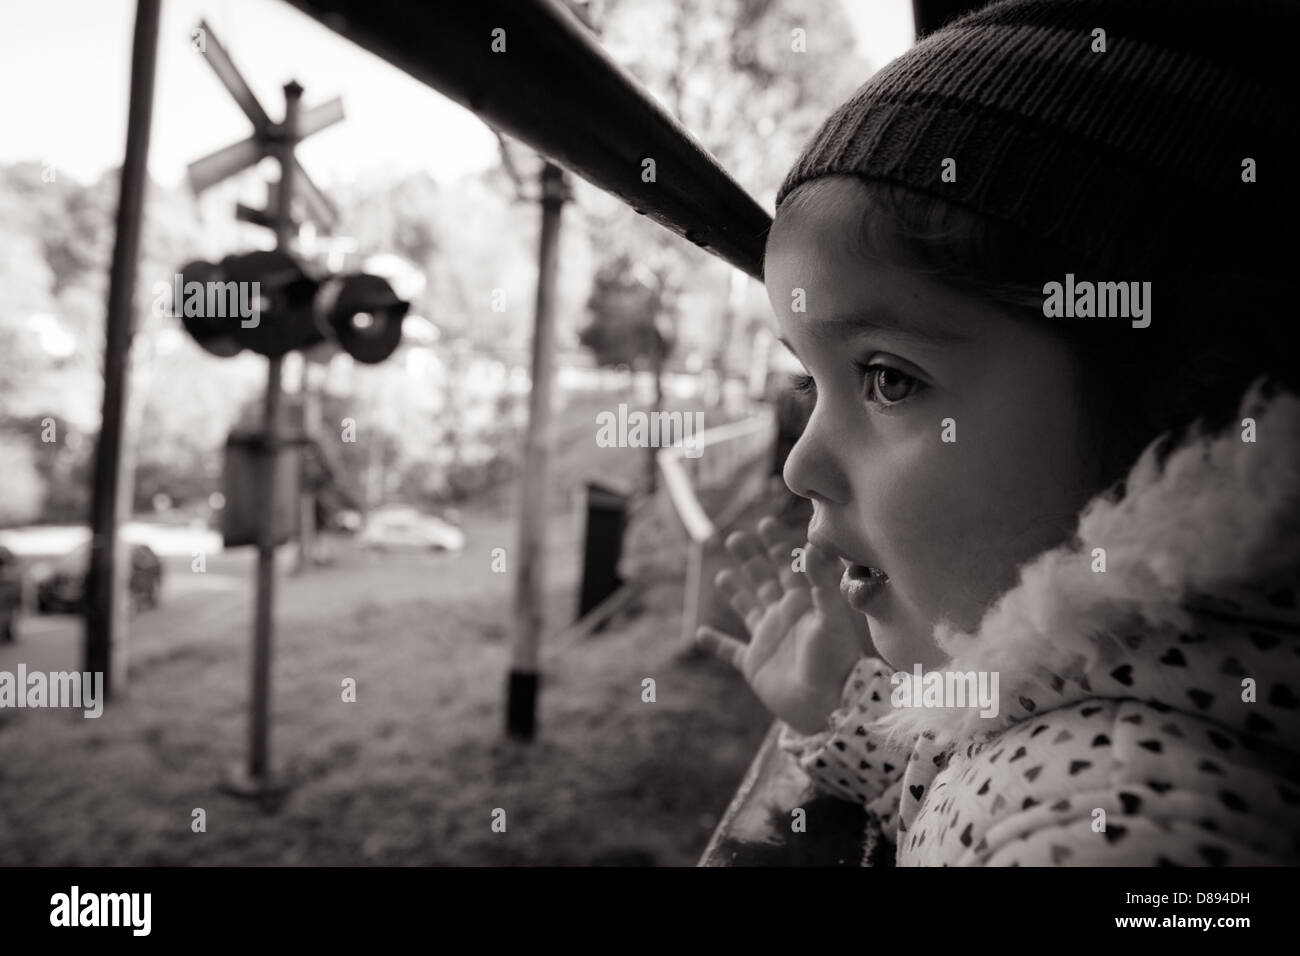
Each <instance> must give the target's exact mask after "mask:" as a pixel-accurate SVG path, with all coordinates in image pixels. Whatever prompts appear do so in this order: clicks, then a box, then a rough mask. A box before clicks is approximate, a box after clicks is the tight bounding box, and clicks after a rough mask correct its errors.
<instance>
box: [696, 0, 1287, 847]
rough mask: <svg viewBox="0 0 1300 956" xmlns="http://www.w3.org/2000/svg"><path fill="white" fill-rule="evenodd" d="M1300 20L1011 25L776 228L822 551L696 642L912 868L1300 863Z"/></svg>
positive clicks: (1071, 13)
mask: <svg viewBox="0 0 1300 956" xmlns="http://www.w3.org/2000/svg"><path fill="white" fill-rule="evenodd" d="M1294 9H1295V8H1294V7H1293V6H1291V5H1287V4H1276V3H1268V2H1252V3H1246V4H1242V3H1236V4H1227V3H1211V2H1206V0H1178V2H1172V0H1170V2H1137V0H1123V2H1111V0H1057V2H1046V0H1009V2H1004V3H998V4H995V5H993V6H991V7H988V8H986V9H984V10H982V11H979V12H977V13H975V14H972V15H970V16H967V17H965V18H963V19H961V20H959V21H957V22H956V23H954V24H952V25H950V26H949V27H947V28H945V29H944V30H942V31H939V32H938V33H935V34H933V35H932V36H930V37H928V38H926V39H925V40H923V41H922V42H920V43H918V44H917V45H916V46H915V47H913V48H912V50H910V51H909V52H908V53H907V54H905V55H904V56H902V57H900V58H899V59H898V60H896V61H894V62H893V63H892V64H890V65H889V66H887V67H886V68H884V69H883V70H881V71H880V72H879V73H877V74H876V75H875V76H874V77H873V78H872V79H871V80H870V81H869V82H868V83H867V84H866V85H865V86H863V87H862V88H861V89H860V90H859V91H858V92H857V93H856V94H855V95H854V96H853V98H852V99H850V100H849V102H847V103H846V104H844V105H843V106H842V107H840V108H839V109H838V110H837V111H836V112H835V113H834V114H833V115H832V116H831V117H830V119H829V120H828V121H827V122H826V124H825V125H824V126H823V127H822V129H821V130H820V131H819V132H818V134H817V135H816V136H815V137H814V139H813V141H812V142H811V143H810V144H809V146H808V147H807V149H806V150H805V152H804V153H803V155H802V156H801V157H800V158H799V160H798V161H797V162H796V163H795V165H794V168H793V169H792V170H791V172H790V174H789V175H788V177H787V178H786V181H785V183H784V184H783V185H782V187H781V190H780V192H779V193H778V196H777V215H776V219H775V222H774V225H773V228H772V231H771V234H770V235H769V237H768V244H767V255H766V268H765V280H766V284H767V290H768V295H769V299H770V301H771V304H772V307H773V309H774V311H775V313H776V316H777V319H778V321H779V323H780V325H781V328H782V331H783V338H784V341H785V342H786V344H787V345H788V346H789V348H790V349H791V350H792V351H793V352H794V353H795V355H796V356H798V358H799V359H800V361H801V362H802V363H803V365H804V367H805V368H806V370H807V375H806V376H804V377H803V378H802V380H801V381H800V382H799V383H798V388H799V389H800V390H802V391H804V392H805V393H806V394H807V398H808V401H809V403H810V407H811V412H810V418H809V420H808V423H807V426H806V429H805V430H804V432H803V434H802V436H801V437H800V439H799V441H798V443H797V444H796V445H795V447H794V449H793V450H792V451H791V453H790V456H789V459H788V461H787V463H786V466H785V480H786V483H787V484H788V485H789V487H790V489H791V490H792V491H794V492H795V493H797V494H799V495H801V496H803V497H805V498H807V499H809V500H810V501H811V502H812V510H813V516H812V519H811V521H810V522H809V525H808V529H807V533H806V536H805V537H806V545H805V548H804V550H803V551H799V550H797V549H795V548H794V547H793V545H794V544H797V543H799V541H800V540H802V539H799V540H796V541H794V542H792V541H790V540H787V537H786V535H785V534H784V533H783V532H782V531H781V529H780V528H779V527H778V526H777V525H776V523H775V522H772V521H770V520H769V521H766V522H763V523H762V524H760V526H759V529H758V532H759V534H758V537H757V538H756V537H755V536H753V535H750V534H748V533H744V532H741V533H737V534H734V535H732V536H731V537H730V538H729V539H728V542H727V546H728V550H729V551H730V553H731V554H732V556H733V557H734V558H735V559H736V561H737V562H738V567H736V568H733V569H730V570H727V571H724V572H723V573H722V574H720V575H719V578H718V582H717V583H718V586H719V587H720V589H721V590H722V591H723V592H724V593H725V594H727V595H728V596H729V599H730V601H731V604H732V606H733V607H734V608H735V610H736V611H737V612H738V613H739V614H740V616H741V617H742V618H743V619H744V621H745V624H746V627H747V629H748V630H749V635H750V639H749V641H748V643H742V642H740V641H738V640H736V639H735V638H733V637H730V636H728V635H724V634H721V633H720V632H718V631H714V630H712V629H708V628H704V629H702V630H701V632H700V635H699V640H700V642H701V643H702V644H703V645H705V646H707V647H709V648H710V649H712V650H714V651H715V652H717V653H718V654H720V655H722V656H723V657H725V658H726V659H728V660H730V661H732V662H733V663H735V664H736V665H737V666H738V667H739V668H740V669H741V670H742V672H743V673H744V675H745V676H746V678H747V679H748V680H749V682H750V684H751V685H752V687H753V689H754V691H755V692H756V693H757V694H758V696H759V697H760V699H762V700H763V702H764V703H765V704H766V705H767V706H768V707H769V708H770V709H771V710H772V712H773V713H774V714H775V715H776V716H777V717H778V718H779V719H780V720H781V721H783V722H784V725H785V726H784V727H783V730H782V736H781V744H782V747H783V749H785V750H787V751H788V752H790V753H791V754H792V755H793V757H794V759H797V760H798V761H799V763H800V765H801V766H802V767H803V768H804V770H805V771H807V773H808V774H809V775H810V776H811V777H812V778H813V780H814V781H815V782H817V783H818V784H819V785H820V786H822V787H824V788H826V789H828V790H830V791H832V792H834V793H836V794H839V795H841V796H843V797H844V798H846V799H849V800H854V801H857V802H859V803H861V804H862V805H863V806H865V808H866V809H867V811H868V815H869V818H870V819H871V820H872V821H873V823H874V824H875V825H876V826H879V827H880V828H881V831H882V832H883V833H884V834H885V836H886V837H887V839H888V841H889V842H890V843H891V844H893V848H894V851H895V853H894V856H895V859H896V861H897V863H899V864H900V865H945V866H946V865H979V864H988V865H1068V866H1079V865H1090V864H1106V865H1157V864H1159V865H1170V864H1173V865H1206V864H1211V865H1214V864H1229V865H1246V864H1259V863H1288V864H1295V863H1297V862H1300V710H1297V708H1298V707H1300V611H1298V610H1297V585H1298V584H1300V399H1298V398H1297V395H1296V393H1295V390H1296V388H1297V382H1298V381H1300V376H1298V375H1297V365H1298V364H1300V363H1298V361H1297V358H1296V353H1295V350H1294V348H1293V347H1288V346H1287V344H1286V343H1287V341H1288V339H1287V333H1288V332H1289V329H1288V326H1290V325H1291V323H1293V322H1294V321H1295V308H1294V299H1293V298H1292V297H1291V296H1290V295H1289V294H1288V290H1286V289H1285V288H1284V286H1283V284H1282V277H1283V276H1284V274H1285V266H1284V263H1283V262H1282V255H1283V253H1284V252H1285V251H1286V249H1287V244H1286V243H1284V242H1283V241H1282V240H1280V239H1279V238H1278V237H1277V236H1276V235H1275V234H1274V231H1270V229H1269V225H1270V224H1271V222H1273V221H1281V222H1283V223H1286V224H1287V225H1288V226H1289V225H1290V224H1291V223H1292V222H1293V221H1294V219H1293V217H1294V215H1295V212H1296V204H1295V196H1294V191H1293V190H1294V186H1292V185H1290V184H1289V183H1288V180H1291V181H1294V176H1293V175H1292V171H1291V169H1290V165H1289V164H1290V162H1291V160H1292V157H1293V156H1294V155H1296V154H1295V153H1294V151H1293V146H1294V143H1293V141H1292V140H1291V139H1289V137H1291V136H1292V133H1291V132H1290V129H1289V126H1290V123H1291V121H1290V120H1289V119H1287V118H1286V117H1288V116H1289V115H1290V113H1291V111H1290V110H1288V109H1287V102H1286V97H1285V96H1284V95H1283V91H1284V87H1283V82H1282V80H1281V73H1282V71H1283V70H1284V68H1285V64H1286V63H1287V62H1288V61H1289V58H1288V55H1287V50H1286V44H1287V43H1289V42H1291V40H1290V39H1289V38H1293V37H1294V36H1296V35H1297V32H1296V27H1297V26H1300V24H1297V23H1296V15H1295V12H1294Z"/></svg>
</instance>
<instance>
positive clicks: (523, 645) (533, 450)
mask: <svg viewBox="0 0 1300 956" xmlns="http://www.w3.org/2000/svg"><path fill="white" fill-rule="evenodd" d="M541 187H542V196H541V203H542V228H541V241H540V247H539V254H538V262H537V306H536V313H535V316H534V320H533V386H532V390H531V391H530V392H529V395H528V431H527V434H526V436H525V439H524V471H523V480H522V482H521V484H522V491H521V493H520V496H519V547H518V549H517V552H516V554H515V568H516V573H517V574H518V577H517V578H516V582H515V604H514V614H515V630H514V646H513V648H512V652H511V661H510V677H509V685H508V689H507V692H506V732H507V733H508V734H510V735H511V736H514V737H518V738H521V739H524V740H531V739H532V737H533V733H534V730H535V727H536V718H537V661H538V643H539V641H540V638H541V632H542V624H543V613H542V612H543V591H544V588H543V583H544V561H545V554H544V552H545V542H546V469H547V458H548V457H549V455H550V445H551V380H552V378H553V377H554V365H555V354H554V353H555V348H554V339H555V280H556V266H557V262H558V254H559V237H560V213H561V212H562V210H563V208H564V201H565V198H566V183H565V177H564V171H563V170H562V169H560V167H558V166H556V165H555V164H553V163H550V162H547V163H546V164H545V165H544V166H543V167H542V172H541Z"/></svg>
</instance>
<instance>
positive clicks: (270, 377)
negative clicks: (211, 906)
mask: <svg viewBox="0 0 1300 956" xmlns="http://www.w3.org/2000/svg"><path fill="white" fill-rule="evenodd" d="M301 101H302V87H301V86H299V85H298V84H297V83H293V82H290V83H286V84H285V86H284V129H285V133H286V135H285V137H284V139H283V140H282V141H281V142H280V143H279V144H278V145H277V153H278V157H279V161H280V188H279V190H278V192H277V194H276V202H277V206H278V208H277V210H276V217H275V245H276V248H277V249H286V250H287V249H288V248H289V244H290V242H291V241H292V238H293V221H292V218H291V211H290V203H291V202H292V201H293V187H294V170H295V168H296V167H297V165H298V164H297V162H296V161H295V160H294V158H293V147H294V142H295V136H294V133H295V131H296V129H297V124H298V106H299V104H300V103H301ZM283 363H284V359H283V358H279V357H271V358H268V359H267V361H266V396H265V398H264V400H263V403H262V429H263V432H264V436H265V444H264V446H263V448H262V457H261V466H262V469H261V478H260V482H259V483H260V484H261V486H262V500H261V501H260V502H259V504H260V505H261V508H260V513H259V515H258V529H257V609H256V616H255V617H254V625H253V626H254V631H253V707H252V718H251V720H250V721H249V731H248V732H249V748H248V753H249V757H248V773H249V777H251V778H252V780H253V781H254V782H255V783H263V782H267V781H269V779H270V775H271V638H272V632H273V628H274V624H275V621H274V614H275V545H276V540H275V468H276V464H277V462H278V460H279V455H280V443H279V440H278V436H277V435H276V425H277V423H278V421H279V417H280V372H281V369H282V366H283Z"/></svg>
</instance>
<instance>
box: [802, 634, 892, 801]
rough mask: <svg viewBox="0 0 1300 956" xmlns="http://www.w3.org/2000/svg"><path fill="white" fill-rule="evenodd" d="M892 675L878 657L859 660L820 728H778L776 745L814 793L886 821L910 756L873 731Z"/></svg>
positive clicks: (882, 712)
mask: <svg viewBox="0 0 1300 956" xmlns="http://www.w3.org/2000/svg"><path fill="white" fill-rule="evenodd" d="M891 673H892V672H891V671H890V669H889V666H888V665H887V664H885V663H884V661H882V660H880V659H879V658H875V657H863V658H862V659H861V660H859V661H858V663H857V664H856V665H855V666H854V668H853V670H852V671H851V672H850V673H849V676H848V679H847V680H846V681H845V682H844V690H843V692H842V694H841V696H840V706H839V707H837V708H836V709H835V710H834V711H832V712H831V714H830V715H829V716H828V717H827V719H826V727H825V729H823V730H822V731H820V732H818V733H816V734H801V733H799V732H798V731H796V730H794V729H793V728H792V727H790V726H789V725H788V724H783V725H782V727H781V736H780V741H779V742H780V746H781V749H782V750H784V751H785V752H786V753H788V754H790V755H792V756H793V757H794V758H795V760H797V761H798V763H799V766H800V767H802V768H803V770H804V772H805V773H807V774H808V776H809V777H810V778H811V779H812V781H813V782H814V783H815V784H816V785H817V786H818V788H819V789H822V790H825V791H827V792H829V793H832V794H834V795H835V796H838V797H841V798H843V799H845V800H851V801H853V802H854V803H859V804H862V805H863V806H865V807H867V809H868V810H870V811H873V812H877V813H878V814H879V815H880V816H881V817H882V821H883V822H886V823H888V821H889V820H890V818H892V817H893V816H895V812H896V809H897V807H896V804H897V798H898V783H899V781H900V780H901V779H902V776H903V770H904V768H905V767H906V765H907V757H908V753H909V748H907V747H905V746H902V745H900V744H897V743H892V744H891V743H886V742H885V741H884V740H883V739H882V738H881V737H880V735H879V734H878V733H877V732H876V731H875V730H873V728H872V725H873V724H874V723H875V721H876V720H878V719H879V718H880V717H883V716H885V715H886V714H888V713H889V711H890V705H889V696H890V691H891V686H892V685H891V684H890V681H889V679H890V675H891ZM886 804H888V806H886Z"/></svg>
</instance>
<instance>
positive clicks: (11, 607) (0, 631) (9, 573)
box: [0, 545, 23, 644]
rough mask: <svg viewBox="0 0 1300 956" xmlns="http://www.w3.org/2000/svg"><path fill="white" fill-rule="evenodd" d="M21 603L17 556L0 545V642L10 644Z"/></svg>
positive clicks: (21, 572)
mask: <svg viewBox="0 0 1300 956" xmlns="http://www.w3.org/2000/svg"><path fill="white" fill-rule="evenodd" d="M22 603H23V571H22V568H21V567H20V566H19V563H18V557H17V556H16V555H15V554H14V553H13V552H12V551H10V550H9V549H8V548H6V547H5V546H4V545H0V644H12V643H13V642H14V640H15V638H16V637H17V633H16V631H15V627H16V626H17V624H16V622H17V620H18V612H19V610H21V608H22Z"/></svg>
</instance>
